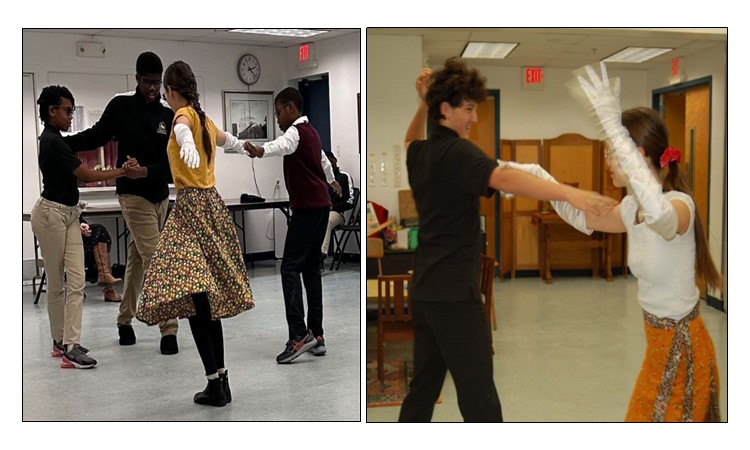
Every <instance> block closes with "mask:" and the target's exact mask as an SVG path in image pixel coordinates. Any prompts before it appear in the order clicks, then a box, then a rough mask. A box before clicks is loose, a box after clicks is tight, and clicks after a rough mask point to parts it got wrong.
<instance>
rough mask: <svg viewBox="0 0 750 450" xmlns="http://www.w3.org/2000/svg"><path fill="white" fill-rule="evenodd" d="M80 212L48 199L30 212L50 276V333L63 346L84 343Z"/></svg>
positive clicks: (48, 290) (48, 297)
mask: <svg viewBox="0 0 750 450" xmlns="http://www.w3.org/2000/svg"><path fill="white" fill-rule="evenodd" d="M79 213H80V211H79V210H78V208H77V207H75V206H65V205H63V204H61V203H56V202H52V201H49V200H47V199H45V198H40V199H39V200H37V202H36V204H35V205H34V208H33V209H32V210H31V230H32V231H33V232H34V235H35V236H36V238H37V239H38V240H39V249H40V250H41V252H42V259H43V260H44V271H45V272H46V274H47V313H48V314H49V327H50V332H51V334H52V339H54V340H56V341H62V342H63V343H64V344H80V343H81V322H82V321H83V284H84V268H83V241H82V240H81V225H80V222H79V221H78V216H79ZM66 273H67V295H66V287H65V275H66Z"/></svg>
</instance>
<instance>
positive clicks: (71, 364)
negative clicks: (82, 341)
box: [60, 344, 96, 369]
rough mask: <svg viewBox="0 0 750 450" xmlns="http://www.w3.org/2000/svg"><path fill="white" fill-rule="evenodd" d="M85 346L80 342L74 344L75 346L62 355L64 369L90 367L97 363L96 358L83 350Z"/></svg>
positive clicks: (61, 363) (61, 364)
mask: <svg viewBox="0 0 750 450" xmlns="http://www.w3.org/2000/svg"><path fill="white" fill-rule="evenodd" d="M82 348H83V347H81V346H80V345H78V344H75V345H73V348H71V349H70V351H68V350H67V349H66V350H65V353H64V354H63V356H62V361H60V367H62V368H63V369H90V368H92V367H94V366H95V365H96V360H95V359H94V358H92V357H90V356H87V355H86V353H84V352H83V349H82Z"/></svg>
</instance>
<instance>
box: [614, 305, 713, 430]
mask: <svg viewBox="0 0 750 450" xmlns="http://www.w3.org/2000/svg"><path fill="white" fill-rule="evenodd" d="M643 316H644V321H645V324H644V326H645V328H646V341H647V343H646V357H645V359H644V361H643V366H642V367H641V372H640V374H639V375H638V380H637V381H636V384H635V389H634V391H633V395H632V397H631V398H630V406H629V407H628V413H627V415H626V417H625V421H626V422H718V421H719V400H718V399H719V371H718V368H717V366H716V354H715V353H714V345H713V343H712V342H711V337H710V336H709V335H708V331H707V330H706V327H705V326H704V325H703V319H701V316H700V314H699V311H698V305H697V304H696V306H695V308H694V309H693V311H692V312H691V313H690V314H688V315H687V316H686V317H684V318H683V319H681V320H679V321H677V320H672V319H663V318H658V317H656V316H653V315H651V314H649V313H648V312H646V311H644V312H643Z"/></svg>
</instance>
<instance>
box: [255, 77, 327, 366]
mask: <svg viewBox="0 0 750 450" xmlns="http://www.w3.org/2000/svg"><path fill="white" fill-rule="evenodd" d="M274 109H275V110H276V120H277V121H278V123H279V128H281V131H283V132H284V134H283V135H282V136H279V137H278V138H276V139H275V140H274V141H271V142H266V143H265V144H263V146H262V147H256V146H254V145H252V144H251V143H250V142H249V141H246V142H245V150H247V151H248V153H249V155H250V156H251V157H253V158H264V157H266V158H267V157H269V156H283V157H284V183H285V184H286V189H287V191H288V192H289V207H290V208H291V210H292V219H291V221H290V222H289V229H288V231H287V234H286V241H285V244H284V256H283V258H282V262H281V286H282V289H283V291H284V306H285V308H286V321H287V324H288V326H289V340H288V341H287V343H286V347H285V348H284V351H283V352H281V354H279V356H277V357H276V362H278V363H279V364H285V363H289V362H291V361H293V360H294V359H296V358H297V357H298V356H300V355H302V354H303V353H305V352H306V351H308V350H312V353H313V354H315V355H316V356H321V355H324V354H325V352H326V348H325V340H324V339H323V289H322V284H321V279H320V271H319V270H318V261H319V257H320V246H321V244H322V243H323V237H324V236H325V232H326V226H327V225H328V211H329V210H330V209H331V199H330V197H329V196H328V184H329V183H330V184H331V185H332V186H334V189H338V192H339V193H340V192H341V188H340V187H339V186H338V184H337V183H336V181H335V180H334V176H333V170H332V169H331V166H330V163H329V162H328V159H327V158H326V157H325V154H324V153H323V150H322V147H321V144H320V137H319V136H318V132H317V131H316V130H315V128H314V127H313V126H312V125H311V124H310V122H309V121H308V120H307V117H306V116H303V115H302V96H301V95H300V93H299V91H298V90H296V89H294V88H286V89H284V90H282V91H281V92H279V94H278V95H277V96H276V99H275V102H274ZM300 274H302V281H304V285H305V292H306V294H307V307H308V311H307V324H305V307H304V304H303V302H302V282H300Z"/></svg>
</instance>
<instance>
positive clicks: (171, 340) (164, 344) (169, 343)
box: [160, 334, 179, 355]
mask: <svg viewBox="0 0 750 450" xmlns="http://www.w3.org/2000/svg"><path fill="white" fill-rule="evenodd" d="M160 347H161V354H162V355H176V354H177V352H179V349H178V348H177V335H174V334H165V335H164V336H162V337H161V345H160Z"/></svg>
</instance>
